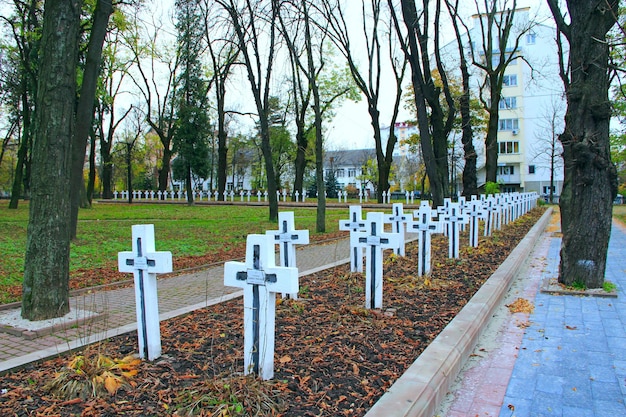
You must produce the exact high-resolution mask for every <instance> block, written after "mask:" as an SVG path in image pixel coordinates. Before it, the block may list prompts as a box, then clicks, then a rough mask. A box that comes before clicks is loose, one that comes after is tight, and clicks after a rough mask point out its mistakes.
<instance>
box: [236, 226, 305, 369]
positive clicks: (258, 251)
mask: <svg viewBox="0 0 626 417" xmlns="http://www.w3.org/2000/svg"><path fill="white" fill-rule="evenodd" d="M273 248H274V242H273V241H272V240H271V238H270V237H269V236H268V235H248V238H247V241H246V261H245V263H244V262H234V261H233V262H226V263H225V264H224V285H228V286H231V287H240V288H243V306H244V309H243V333H244V352H243V355H244V362H243V363H244V374H245V375H248V374H250V373H255V374H257V375H259V376H260V377H261V378H262V379H264V380H268V379H272V377H273V376H274V336H275V327H276V293H278V292H283V293H288V294H295V293H297V292H298V268H293V267H282V266H278V267H277V266H276V263H275V259H274V249H273Z"/></svg>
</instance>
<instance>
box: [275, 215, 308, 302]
mask: <svg viewBox="0 0 626 417" xmlns="http://www.w3.org/2000/svg"><path fill="white" fill-rule="evenodd" d="M265 234H266V235H268V236H271V239H272V240H273V241H274V243H276V244H278V245H279V247H280V256H279V260H280V262H279V263H280V266H293V267H295V266H296V245H308V244H309V231H308V230H296V229H295V222H294V215H293V211H283V212H280V213H278V230H268V231H266V232H265ZM286 296H289V297H290V298H292V299H294V300H295V299H297V298H298V294H297V293H295V294H283V298H284V297H286Z"/></svg>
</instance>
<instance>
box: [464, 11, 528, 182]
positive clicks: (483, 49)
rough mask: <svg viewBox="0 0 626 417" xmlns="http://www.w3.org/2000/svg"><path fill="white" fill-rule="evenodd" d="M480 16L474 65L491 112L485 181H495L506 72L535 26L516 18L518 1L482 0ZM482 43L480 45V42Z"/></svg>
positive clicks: (520, 53) (474, 51)
mask: <svg viewBox="0 0 626 417" xmlns="http://www.w3.org/2000/svg"><path fill="white" fill-rule="evenodd" d="M474 1H475V4H476V11H477V13H478V14H479V19H478V22H479V26H480V39H479V40H477V41H476V42H477V45H480V49H479V51H476V50H475V49H474V48H473V47H472V42H470V43H469V46H470V48H471V50H472V56H473V64H474V65H475V66H476V67H478V68H480V69H481V70H482V71H483V73H484V78H483V81H482V82H481V85H480V90H479V91H480V100H481V101H482V103H483V106H484V107H485V110H487V112H488V113H489V123H488V125H487V135H486V136H485V156H486V159H485V171H486V181H487V182H496V181H497V176H498V126H499V114H500V99H501V98H502V86H503V83H504V79H505V76H506V75H505V71H506V69H507V67H508V66H509V64H511V62H513V61H514V60H516V59H523V54H522V52H521V50H520V49H519V44H520V40H521V39H522V37H523V36H524V34H526V33H527V32H528V31H529V30H530V29H531V28H532V26H533V25H534V24H535V23H534V22H533V21H532V20H529V21H528V22H519V21H517V20H516V19H515V17H516V8H517V0H513V1H512V3H511V4H510V7H509V2H508V0H505V1H504V2H502V1H498V0H483V5H482V7H481V6H480V5H479V4H478V0H474ZM478 42H480V43H478Z"/></svg>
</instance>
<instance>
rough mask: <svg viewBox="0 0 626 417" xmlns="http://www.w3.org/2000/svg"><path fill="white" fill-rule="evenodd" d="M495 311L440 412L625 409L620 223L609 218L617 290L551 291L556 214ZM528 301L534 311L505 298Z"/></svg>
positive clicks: (603, 416)
mask: <svg viewBox="0 0 626 417" xmlns="http://www.w3.org/2000/svg"><path fill="white" fill-rule="evenodd" d="M556 220H557V221H556V222H555V221H553V222H552V225H551V226H549V227H548V228H547V230H546V232H545V233H544V234H543V236H542V237H541V239H540V240H539V242H538V243H537V245H536V246H535V248H534V250H533V253H532V254H531V256H530V257H529V262H528V263H527V264H526V265H525V267H524V268H523V269H522V270H520V274H519V276H518V279H517V280H516V282H515V283H514V284H513V286H512V288H511V290H510V291H509V294H508V295H507V297H506V298H505V300H504V301H503V302H502V305H501V306H500V309H499V310H498V312H497V313H496V314H495V315H494V318H493V320H492V323H490V328H488V329H487V331H486V332H485V335H484V336H483V337H482V338H481V339H480V341H479V343H478V345H477V348H476V349H475V350H474V352H473V355H472V357H471V358H470V360H469V362H468V364H467V365H466V367H465V370H464V372H463V373H462V374H461V376H460V377H459V378H458V379H457V383H456V384H455V386H454V388H453V389H452V390H451V392H450V394H449V395H448V397H447V399H446V400H445V401H444V402H443V403H442V405H441V407H440V408H439V410H438V413H437V415H438V416H442V417H443V416H448V417H470V416H471V417H475V416H481V417H482V416H501V417H513V416H519V417H535V416H537V417H540V416H563V417H570V416H589V417H592V416H595V417H618V416H620V417H621V416H626V405H625V404H626V227H625V226H624V225H623V224H621V223H619V222H616V221H614V222H613V228H612V233H611V240H610V244H609V252H608V262H607V270H606V279H607V280H609V281H611V282H613V283H615V284H616V285H617V293H618V297H617V298H603V297H586V296H580V295H551V294H548V293H543V292H541V291H540V289H541V285H542V283H543V282H544V281H545V280H547V279H550V278H555V277H557V276H558V264H559V250H560V244H561V237H560V230H559V227H558V217H556ZM518 298H521V299H525V300H528V301H530V302H531V303H532V304H533V306H534V312H533V313H532V314H528V313H523V312H522V313H515V314H511V313H510V312H509V311H508V309H507V307H506V305H510V304H511V303H513V302H514V301H515V300H517V299H518Z"/></svg>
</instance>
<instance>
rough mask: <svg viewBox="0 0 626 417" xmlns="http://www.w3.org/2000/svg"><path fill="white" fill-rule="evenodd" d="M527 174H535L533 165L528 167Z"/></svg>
mask: <svg viewBox="0 0 626 417" xmlns="http://www.w3.org/2000/svg"><path fill="white" fill-rule="evenodd" d="M528 173H529V174H534V173H535V166H534V165H528Z"/></svg>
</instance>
